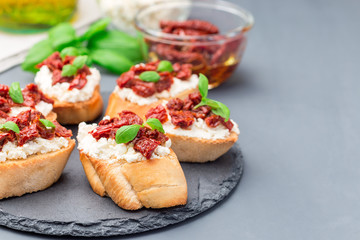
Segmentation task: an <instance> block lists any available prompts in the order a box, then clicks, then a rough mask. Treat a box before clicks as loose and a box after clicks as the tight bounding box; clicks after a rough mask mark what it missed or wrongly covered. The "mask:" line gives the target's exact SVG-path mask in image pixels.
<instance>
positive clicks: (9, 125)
mask: <svg viewBox="0 0 360 240" xmlns="http://www.w3.org/2000/svg"><path fill="white" fill-rule="evenodd" d="M0 129H6V130H11V131H13V132H15V133H19V132H20V129H19V127H18V125H16V123H14V122H12V121H8V122H6V123H4V124H0Z"/></svg>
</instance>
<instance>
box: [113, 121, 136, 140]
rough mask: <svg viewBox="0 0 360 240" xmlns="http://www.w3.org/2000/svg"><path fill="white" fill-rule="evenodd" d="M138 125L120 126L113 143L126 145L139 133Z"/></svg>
mask: <svg viewBox="0 0 360 240" xmlns="http://www.w3.org/2000/svg"><path fill="white" fill-rule="evenodd" d="M140 127H141V126H140V125H138V124H135V125H127V126H122V127H121V128H119V129H118V130H117V131H116V135H115V141H116V143H117V144H120V143H128V142H130V141H131V140H133V139H134V138H135V137H136V135H137V133H138V132H139V129H140Z"/></svg>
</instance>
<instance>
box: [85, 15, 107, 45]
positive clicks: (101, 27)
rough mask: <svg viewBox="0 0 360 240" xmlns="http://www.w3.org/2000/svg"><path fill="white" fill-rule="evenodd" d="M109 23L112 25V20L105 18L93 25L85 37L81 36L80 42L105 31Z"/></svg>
mask: <svg viewBox="0 0 360 240" xmlns="http://www.w3.org/2000/svg"><path fill="white" fill-rule="evenodd" d="M109 23H110V18H103V19H100V20H99V21H97V22H95V23H93V24H91V26H90V27H89V29H88V30H87V31H86V32H85V33H84V34H83V35H81V36H80V38H79V40H80V41H84V40H89V39H90V38H91V37H92V36H94V35H96V34H97V33H100V32H102V31H105V30H106V27H107V26H108V25H109Z"/></svg>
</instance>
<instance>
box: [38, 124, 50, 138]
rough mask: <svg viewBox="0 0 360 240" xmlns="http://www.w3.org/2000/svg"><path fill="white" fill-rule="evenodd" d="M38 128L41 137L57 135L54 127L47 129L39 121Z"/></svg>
mask: <svg viewBox="0 0 360 240" xmlns="http://www.w3.org/2000/svg"><path fill="white" fill-rule="evenodd" d="M36 129H37V131H38V133H39V135H40V137H41V138H44V139H53V138H54V137H55V129H54V128H50V129H47V128H46V127H45V126H44V125H42V123H40V122H38V123H37V128H36Z"/></svg>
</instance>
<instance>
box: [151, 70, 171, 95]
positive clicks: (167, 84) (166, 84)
mask: <svg viewBox="0 0 360 240" xmlns="http://www.w3.org/2000/svg"><path fill="white" fill-rule="evenodd" d="M159 75H160V80H159V81H158V82H157V83H155V88H156V92H162V91H164V90H169V89H170V88H171V85H172V84H173V82H174V80H173V77H172V75H171V73H169V72H161V73H159Z"/></svg>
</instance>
